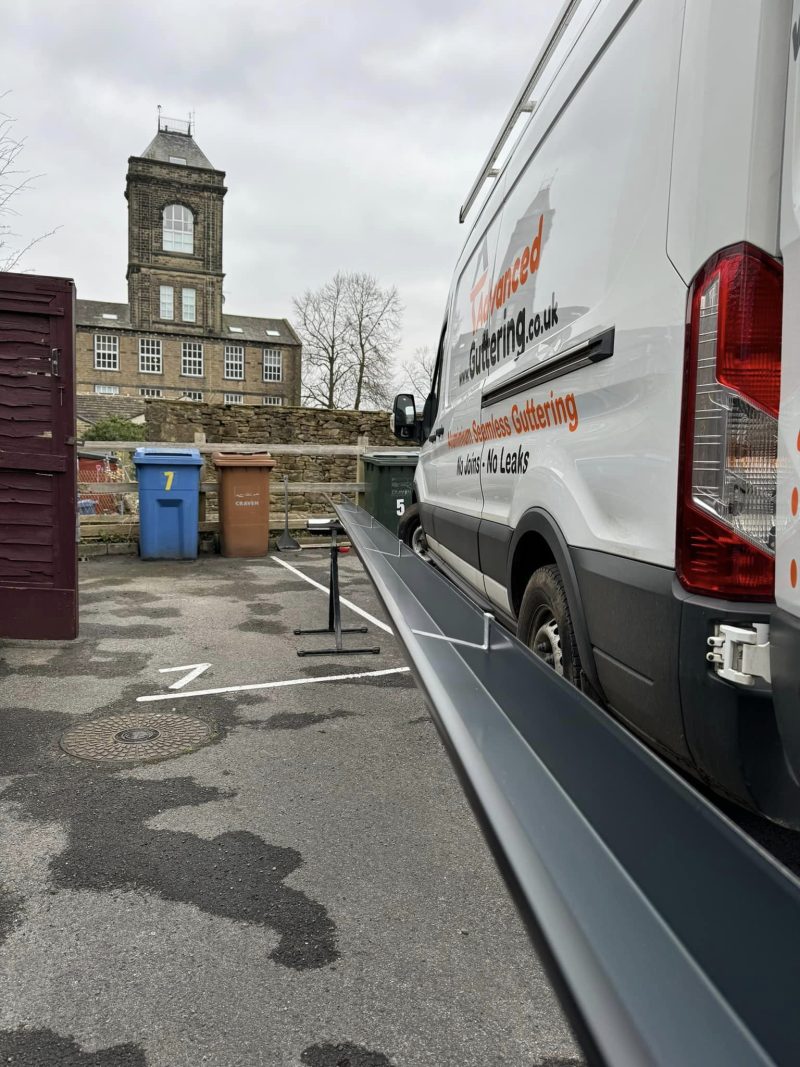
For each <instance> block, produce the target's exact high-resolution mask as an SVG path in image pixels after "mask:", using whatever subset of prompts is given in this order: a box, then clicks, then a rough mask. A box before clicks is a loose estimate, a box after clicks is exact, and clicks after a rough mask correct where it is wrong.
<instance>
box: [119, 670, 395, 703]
mask: <svg viewBox="0 0 800 1067" xmlns="http://www.w3.org/2000/svg"><path fill="white" fill-rule="evenodd" d="M409 669H410V668H408V667H385V668H384V669H383V670H380V671H361V672H360V673H358V674H326V675H323V676H322V677H321V678H289V679H288V680H286V681H283V682H253V683H252V684H250V685H223V686H220V688H219V689H196V690H194V692H189V693H156V694H154V695H153V696H146V697H137V698H136V701H137V703H139V704H147V703H151V702H152V701H154V700H180V699H181V698H182V697H210V696H216V695H217V694H218V693H244V692H246V691H247V690H253V689H279V688H281V687H282V686H286V685H316V683H317V682H348V681H351V680H352V679H354V678H381V677H383V676H384V675H387V674H406V673H407V672H408V670H409Z"/></svg>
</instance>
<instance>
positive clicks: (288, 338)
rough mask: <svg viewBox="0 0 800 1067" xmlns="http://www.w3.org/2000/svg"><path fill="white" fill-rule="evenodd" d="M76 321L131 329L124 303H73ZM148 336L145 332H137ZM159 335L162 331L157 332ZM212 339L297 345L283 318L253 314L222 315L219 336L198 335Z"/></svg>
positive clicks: (267, 344)
mask: <svg viewBox="0 0 800 1067" xmlns="http://www.w3.org/2000/svg"><path fill="white" fill-rule="evenodd" d="M75 305H76V306H75V322H76V324H77V325H78V326H101V327H105V328H106V329H107V330H131V329H133V327H132V326H131V317H130V311H129V309H128V305H127V304H111V303H108V302H107V301H105V300H76V301H75ZM181 326H182V323H180V322H178V321H176V322H175V329H174V332H175V333H183V332H185V333H186V334H187V336H188V333H189V332H191V333H192V335H194V332H195V331H194V330H192V331H182V330H181ZM137 332H140V333H147V332H148V331H147V330H140V331H137ZM158 332H159V333H162V332H163V331H161V330H159V331H158ZM202 337H215V338H217V339H218V340H221V341H222V340H224V341H227V342H228V343H229V344H236V342H237V341H249V342H250V343H251V344H259V345H264V346H265V347H269V345H271V344H274V345H299V344H300V338H299V337H298V336H297V334H296V333H295V332H294V330H293V329H292V327H291V325H290V324H289V323H288V322H287V320H286V319H262V318H257V317H256V316H253V315H223V316H222V333H213V332H207V333H204V334H202V335H198V339H202Z"/></svg>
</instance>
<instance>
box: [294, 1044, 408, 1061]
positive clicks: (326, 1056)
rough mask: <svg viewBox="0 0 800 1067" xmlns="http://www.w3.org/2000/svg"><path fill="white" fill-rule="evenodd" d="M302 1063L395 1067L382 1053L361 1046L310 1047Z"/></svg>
mask: <svg viewBox="0 0 800 1067" xmlns="http://www.w3.org/2000/svg"><path fill="white" fill-rule="evenodd" d="M300 1062H301V1063H303V1064H307V1065H308V1067H394V1065H393V1063H392V1061H391V1060H390V1059H387V1058H386V1056H384V1055H383V1053H382V1052H373V1051H372V1050H370V1049H368V1048H363V1047H362V1046H361V1045H351V1044H350V1043H349V1042H347V1043H345V1044H343V1045H330V1044H325V1045H310V1046H309V1047H308V1048H307V1049H304V1050H303V1052H302V1054H301V1056H300Z"/></svg>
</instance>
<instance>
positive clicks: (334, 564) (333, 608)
mask: <svg viewBox="0 0 800 1067" xmlns="http://www.w3.org/2000/svg"><path fill="white" fill-rule="evenodd" d="M341 532H342V527H341V526H338V525H337V524H336V523H331V525H330V533H331V580H330V590H329V594H328V625H327V626H326V627H325V628H324V629H320V630H295V633H296V634H335V635H336V636H335V647H334V648H302V649H298V650H297V655H298V656H363V655H367V654H370V655H376V656H377V655H378V654H379V653H380V648H379V647H378V646H377V645H374V646H373V647H372V648H345V647H344V646H343V644H342V634H365V633H367V627H366V626H347V627H343V626H342V605H341V603H340V601H339V545H338V543H337V540H336V535H337V534H338V533H341Z"/></svg>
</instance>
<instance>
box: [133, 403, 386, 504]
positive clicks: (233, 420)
mask: <svg viewBox="0 0 800 1067" xmlns="http://www.w3.org/2000/svg"><path fill="white" fill-rule="evenodd" d="M145 410H146V414H145V419H146V436H147V440H148V441H154V442H155V441H163V442H164V443H167V442H171V441H173V442H177V441H184V442H189V441H193V440H194V439H195V434H198V433H204V434H205V437H206V443H207V444H236V443H237V442H241V444H248V445H266V447H267V448H269V444H270V442H274V443H275V444H281V445H295V444H331V445H356V444H357V443H358V438H359V437H360V436H364V435H366V436H367V437H368V438H369V447H370V448H376V449H380V448H399V447H402V445H401V442H400V441H398V439H397V438H396V437H395V436H394V434H393V433H392V430H391V426H390V424H389V413H388V412H386V411H327V410H324V409H320V408H274V407H265V408H241V407H240V408H235V407H224V408H220V407H216V406H214V405H212V404H192V403H188V402H185V401H165V400H148V401H147V403H146V409H145ZM275 461H276V466H275V469H274V471H273V474H272V477H273V484H274V485H275V486H277V487H280V485H281V479H282V477H283V475H284V474H286V475H288V478H289V482H290V483H292V482H354V481H355V480H356V463H357V461H356V457H355V456H336V455H323V456H313V455H303V454H299V455H276V456H275ZM203 477H204V478H213V477H214V472H213V468H212V467H211V466H210V459H209V461H208V464H207V470H206V472H205V473H204V475H203ZM281 499H282V498H281ZM213 504H214V502H213V501H210V505H211V506H212V508H213ZM289 508H290V511H292V512H294V513H298V514H308V513H312V512H313V513H316V514H319V513H321V512H323V511H327V509H326V508H325V501H324V497H323V496H322V495H320V494H306V495H300V494H291V495H290V497H289Z"/></svg>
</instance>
